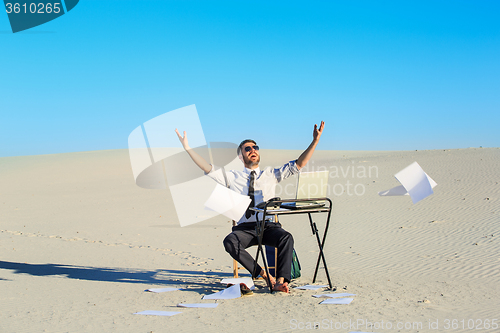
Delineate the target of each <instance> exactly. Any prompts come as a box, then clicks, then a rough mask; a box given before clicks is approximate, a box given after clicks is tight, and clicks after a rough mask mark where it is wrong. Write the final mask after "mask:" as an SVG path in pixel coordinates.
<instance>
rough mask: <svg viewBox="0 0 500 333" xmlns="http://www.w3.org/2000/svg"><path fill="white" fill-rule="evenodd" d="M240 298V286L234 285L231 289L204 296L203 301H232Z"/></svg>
mask: <svg viewBox="0 0 500 333" xmlns="http://www.w3.org/2000/svg"><path fill="white" fill-rule="evenodd" d="M238 297H241V290H240V285H239V284H235V285H234V286H232V287H229V288H227V289H224V290H222V291H219V292H218V293H214V294H210V295H205V296H203V299H233V298H238Z"/></svg>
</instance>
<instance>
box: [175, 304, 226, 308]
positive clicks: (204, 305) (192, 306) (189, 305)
mask: <svg viewBox="0 0 500 333" xmlns="http://www.w3.org/2000/svg"><path fill="white" fill-rule="evenodd" d="M217 305H219V304H217V303H192V304H187V303H180V304H177V306H180V307H181V308H216V307H217Z"/></svg>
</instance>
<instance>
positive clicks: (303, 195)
mask: <svg viewBox="0 0 500 333" xmlns="http://www.w3.org/2000/svg"><path fill="white" fill-rule="evenodd" d="M328 177H329V173H328V171H326V170H325V171H315V172H301V173H300V174H299V177H298V179H297V192H296V195H295V198H296V199H311V198H323V197H326V194H327V191H328ZM324 205H325V202H324V201H309V202H283V203H282V204H281V208H286V209H309V208H319V207H323V206H324Z"/></svg>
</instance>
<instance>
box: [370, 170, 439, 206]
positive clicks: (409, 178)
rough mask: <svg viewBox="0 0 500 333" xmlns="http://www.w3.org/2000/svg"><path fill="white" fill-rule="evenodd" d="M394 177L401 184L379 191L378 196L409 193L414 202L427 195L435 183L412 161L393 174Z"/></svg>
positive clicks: (430, 192)
mask: <svg viewBox="0 0 500 333" xmlns="http://www.w3.org/2000/svg"><path fill="white" fill-rule="evenodd" d="M395 177H396V179H397V180H398V181H399V182H400V183H401V184H402V185H400V186H396V187H394V188H391V189H390V190H386V191H381V192H379V193H378V194H379V195H380V196H397V195H409V196H410V197H411V200H412V202H413V203H414V204H416V203H417V202H419V201H420V200H422V199H424V198H426V197H428V196H429V195H431V194H432V193H434V192H433V191H432V189H433V188H434V187H435V186H436V185H437V183H436V182H435V181H434V180H433V179H432V178H431V177H429V175H427V174H426V173H425V171H424V170H423V169H422V168H421V167H420V165H419V164H418V163H417V162H413V163H412V164H410V165H409V166H407V167H406V168H404V169H403V170H401V171H399V172H398V173H397V174H396V175H395Z"/></svg>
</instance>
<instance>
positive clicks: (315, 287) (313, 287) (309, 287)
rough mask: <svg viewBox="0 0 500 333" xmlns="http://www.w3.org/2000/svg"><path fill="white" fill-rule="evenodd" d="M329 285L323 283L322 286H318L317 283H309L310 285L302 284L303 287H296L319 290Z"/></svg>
mask: <svg viewBox="0 0 500 333" xmlns="http://www.w3.org/2000/svg"><path fill="white" fill-rule="evenodd" d="M326 287H328V285H326V284H325V285H321V286H316V285H312V284H308V285H305V286H301V287H295V289H302V290H318V289H321V288H326Z"/></svg>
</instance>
